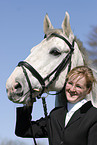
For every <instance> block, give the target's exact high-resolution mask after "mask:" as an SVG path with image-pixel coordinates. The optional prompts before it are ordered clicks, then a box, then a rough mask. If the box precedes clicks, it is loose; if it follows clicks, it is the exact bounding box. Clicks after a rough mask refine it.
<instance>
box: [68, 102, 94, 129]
mask: <svg viewBox="0 0 97 145" xmlns="http://www.w3.org/2000/svg"><path fill="white" fill-rule="evenodd" d="M91 107H93V105H92V103H91V101H88V102H87V103H85V104H84V105H83V106H82V107H81V108H79V109H78V110H77V111H75V113H74V114H73V116H72V117H71V119H70V121H69V122H68V124H67V126H66V127H68V126H69V125H71V124H72V123H74V122H75V121H76V120H78V119H80V118H81V117H82V116H83V115H84V114H85V113H86V112H87V111H88V110H89V109H90V108H91Z"/></svg>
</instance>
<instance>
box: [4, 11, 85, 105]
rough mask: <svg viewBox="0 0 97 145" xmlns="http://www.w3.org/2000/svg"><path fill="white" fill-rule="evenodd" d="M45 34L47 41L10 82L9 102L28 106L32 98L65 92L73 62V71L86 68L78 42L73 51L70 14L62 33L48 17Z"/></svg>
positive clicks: (7, 85) (38, 46)
mask: <svg viewBox="0 0 97 145" xmlns="http://www.w3.org/2000/svg"><path fill="white" fill-rule="evenodd" d="M44 33H45V36H46V38H44V40H43V41H42V42H41V43H40V44H38V45H37V46H35V47H33V48H32V49H31V53H30V55H29V56H28V57H27V58H26V59H25V61H23V62H20V63H19V64H18V66H17V67H16V68H15V70H14V71H13V73H12V74H11V76H10V77H9V79H8V80H7V83H6V88H7V92H8V98H9V99H10V100H11V101H13V102H15V103H23V104H25V103H27V102H29V100H30V95H32V98H36V96H38V95H39V94H40V93H43V92H46V91H59V90H61V89H62V87H63V86H64V83H65V78H66V74H67V71H68V69H69V66H70V65H69V63H70V58H71V68H73V67H75V66H77V65H82V64H83V58H82V55H81V52H80V51H79V49H78V46H77V43H76V42H74V52H73V51H71V49H72V43H73V41H74V35H73V32H72V30H71V27H70V22H69V14H68V13H67V12H66V15H65V18H64V20H63V23H62V29H54V28H53V26H52V24H51V21H50V19H49V17H48V15H46V16H45V18H44ZM67 58H68V60H66V59H67ZM64 59H65V63H66V64H65V65H64V63H63V60H64ZM60 64H61V66H60V67H59V65H60Z"/></svg>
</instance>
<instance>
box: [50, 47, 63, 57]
mask: <svg viewBox="0 0 97 145" xmlns="http://www.w3.org/2000/svg"><path fill="white" fill-rule="evenodd" d="M50 54H52V55H54V56H57V55H60V54H61V52H60V51H59V50H58V49H57V48H54V49H52V50H51V51H50Z"/></svg>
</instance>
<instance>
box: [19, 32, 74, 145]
mask: <svg viewBox="0 0 97 145" xmlns="http://www.w3.org/2000/svg"><path fill="white" fill-rule="evenodd" d="M51 36H55V37H58V38H60V39H62V40H64V41H65V43H66V44H67V45H68V46H69V48H70V51H69V53H68V54H67V55H66V57H65V58H64V59H63V60H62V61H61V63H60V64H59V65H58V66H57V67H56V68H55V69H54V70H53V71H52V72H51V73H50V74H48V75H47V76H46V77H45V78H43V77H42V76H41V75H40V74H39V72H38V71H37V70H35V69H34V67H33V66H31V65H30V64H29V63H28V62H26V61H20V62H19V63H18V67H22V69H23V73H24V75H25V77H26V80H27V83H28V86H29V90H30V99H31V101H32V102H34V101H35V100H36V99H35V98H33V96H32V94H33V93H34V92H35V91H34V89H33V88H32V85H31V82H30V79H29V77H28V74H27V72H26V69H25V68H27V69H28V70H29V71H30V72H31V74H32V75H33V76H34V77H35V78H36V79H37V80H38V81H39V83H40V84H41V86H42V90H41V92H40V94H39V95H38V96H37V98H38V99H39V98H41V95H42V94H43V92H44V89H47V88H48V87H49V86H50V85H51V84H52V83H53V82H54V80H56V78H57V77H58V76H59V74H60V73H61V71H62V70H63V69H64V68H66V66H67V64H68V63H69V62H70V63H69V65H68V72H69V71H70V69H71V56H72V53H73V51H74V42H75V40H73V42H72V44H70V42H69V41H68V40H67V39H66V38H64V37H63V36H61V35H59V34H57V33H52V34H51ZM68 72H67V74H68ZM53 74H54V77H53V78H52V80H51V81H50V82H49V83H48V84H47V86H46V85H45V81H46V80H49V78H50V77H51V76H52V75H53ZM65 85H66V81H65V83H64V86H63V88H62V90H63V89H64V87H65ZM62 90H60V91H59V92H58V93H56V94H59V93H60V92H61V91H62ZM56 94H53V95H56ZM42 103H43V108H44V114H45V117H47V107H46V102H45V97H42ZM32 133H33V129H32ZM33 139H34V144H35V145H37V143H36V140H35V137H33Z"/></svg>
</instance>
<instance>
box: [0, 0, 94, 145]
mask: <svg viewBox="0 0 97 145" xmlns="http://www.w3.org/2000/svg"><path fill="white" fill-rule="evenodd" d="M66 11H67V12H68V13H69V15H70V25H71V28H72V31H73V33H74V35H76V36H77V38H79V39H80V40H81V41H82V42H83V45H84V46H85V47H86V48H87V49H89V46H88V45H87V40H88V36H89V33H90V32H91V27H92V26H97V0H60V1H56V0H48V1H46V0H40V1H38V0H0V141H2V140H7V139H8V140H19V141H22V142H24V143H29V145H30V144H32V139H22V138H18V137H17V136H15V134H14V130H15V121H16V107H18V106H21V105H19V104H14V103H13V102H11V101H9V100H8V97H7V93H6V81H7V79H8V77H9V76H10V74H11V73H12V71H13V70H14V68H15V67H16V66H17V64H18V62H19V61H21V60H24V59H25V58H26V57H27V56H28V55H29V54H30V49H31V48H32V47H33V46H35V45H37V44H38V43H40V42H41V41H42V39H43V37H44V32H43V20H44V17H45V15H46V13H48V16H49V18H50V20H51V22H52V24H53V26H54V27H55V28H61V24H62V21H63V19H64V17H65V12H66ZM54 98H55V97H54V96H48V97H47V107H48V112H50V110H51V108H53V107H54ZM41 116H43V109H42V104H41V100H38V101H37V103H36V104H35V107H34V110H33V118H34V119H38V118H39V117H41ZM39 141H40V142H45V145H46V144H48V142H47V140H42V139H40V140H39Z"/></svg>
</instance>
